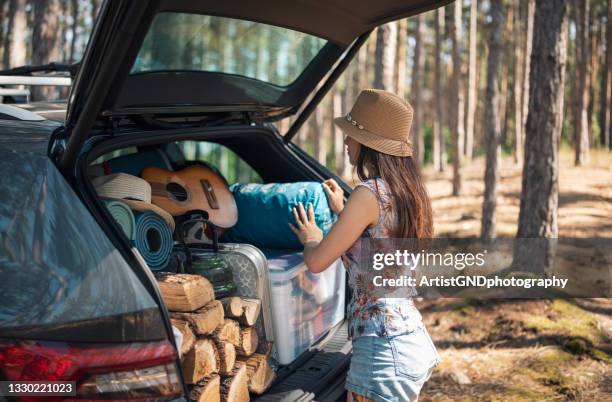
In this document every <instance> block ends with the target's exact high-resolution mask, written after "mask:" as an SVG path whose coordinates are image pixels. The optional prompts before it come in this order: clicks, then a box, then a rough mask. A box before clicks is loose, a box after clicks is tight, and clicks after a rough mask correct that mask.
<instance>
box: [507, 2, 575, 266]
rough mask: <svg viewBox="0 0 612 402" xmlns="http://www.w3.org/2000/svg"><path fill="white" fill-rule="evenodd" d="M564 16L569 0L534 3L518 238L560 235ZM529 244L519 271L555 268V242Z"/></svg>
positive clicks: (517, 259) (517, 260)
mask: <svg viewBox="0 0 612 402" xmlns="http://www.w3.org/2000/svg"><path fill="white" fill-rule="evenodd" d="M566 14H567V3H566V0H538V1H537V2H536V8H535V17H534V24H533V26H534V32H533V49H532V51H533V55H532V59H531V70H532V71H531V74H530V81H531V82H530V94H529V113H528V116H527V126H526V132H525V162H524V165H523V177H522V190H521V203H520V212H519V222H518V231H517V235H516V236H517V238H547V239H550V238H556V237H558V234H559V229H558V224H557V208H558V202H559V200H558V199H559V142H560V138H561V129H562V122H563V101H564V97H563V95H564V85H565V65H566V59H567V29H568V22H567V15H566ZM528 245H529V247H531V249H530V250H525V249H522V248H515V251H514V261H513V265H514V266H515V267H518V268H519V269H527V268H528V267H536V268H537V269H540V268H542V269H544V270H545V271H548V270H549V269H551V268H552V264H553V262H554V249H553V248H551V246H553V243H551V242H544V243H537V242H535V241H533V242H530V243H528ZM540 245H541V246H542V247H540ZM526 251H528V252H526Z"/></svg>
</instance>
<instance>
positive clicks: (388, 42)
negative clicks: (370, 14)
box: [374, 22, 397, 92]
mask: <svg viewBox="0 0 612 402" xmlns="http://www.w3.org/2000/svg"><path fill="white" fill-rule="evenodd" d="M396 40H397V24H396V23H395V22H390V23H387V24H384V25H381V26H379V27H378V29H377V33H376V63H375V64H374V88H377V89H383V90H385V91H391V92H393V91H394V90H395V88H394V85H393V67H394V64H395V63H394V59H395V48H396V45H395V43H396Z"/></svg>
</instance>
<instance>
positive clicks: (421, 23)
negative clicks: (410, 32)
mask: <svg viewBox="0 0 612 402" xmlns="http://www.w3.org/2000/svg"><path fill="white" fill-rule="evenodd" d="M424 30H425V17H424V16H423V14H419V15H417V16H416V17H415V28H414V40H415V44H414V58H413V63H412V79H411V90H410V92H411V93H410V103H411V105H412V109H413V117H412V146H413V148H414V154H415V155H414V156H413V159H414V160H415V161H416V162H417V163H418V164H419V165H422V164H423V162H424V160H425V143H424V138H423V128H422V127H421V126H422V124H423V123H422V121H423V95H422V92H421V81H422V80H423V69H424V62H425V57H424V56H425V55H424V52H423V31H424Z"/></svg>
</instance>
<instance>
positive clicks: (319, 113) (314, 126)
mask: <svg viewBox="0 0 612 402" xmlns="http://www.w3.org/2000/svg"><path fill="white" fill-rule="evenodd" d="M324 113H325V109H324V107H323V105H322V104H320V105H319V106H317V107H316V108H315V110H314V112H313V113H312V115H311V116H310V121H311V126H310V135H311V137H312V141H313V145H314V155H313V156H314V157H315V159H316V160H317V161H318V162H319V163H320V164H322V165H325V158H326V151H327V149H326V141H325V140H326V135H325V127H324V122H325V116H324Z"/></svg>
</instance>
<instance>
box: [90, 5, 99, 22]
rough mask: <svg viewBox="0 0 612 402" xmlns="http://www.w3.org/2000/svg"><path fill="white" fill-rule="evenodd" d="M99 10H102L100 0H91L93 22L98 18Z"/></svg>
mask: <svg viewBox="0 0 612 402" xmlns="http://www.w3.org/2000/svg"><path fill="white" fill-rule="evenodd" d="M99 12H100V0H91V22H92V24H93V23H94V22H95V21H96V19H97V18H98V13H99Z"/></svg>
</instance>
